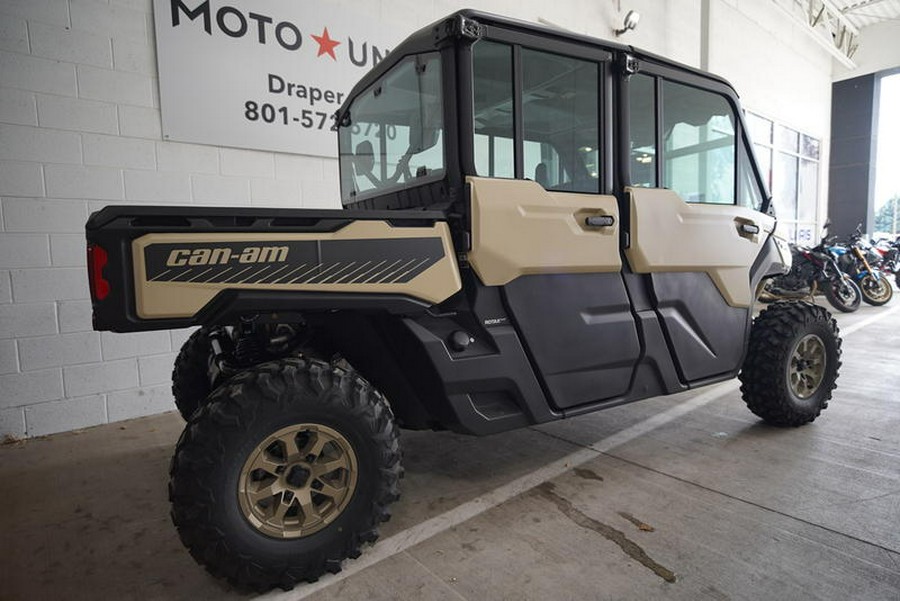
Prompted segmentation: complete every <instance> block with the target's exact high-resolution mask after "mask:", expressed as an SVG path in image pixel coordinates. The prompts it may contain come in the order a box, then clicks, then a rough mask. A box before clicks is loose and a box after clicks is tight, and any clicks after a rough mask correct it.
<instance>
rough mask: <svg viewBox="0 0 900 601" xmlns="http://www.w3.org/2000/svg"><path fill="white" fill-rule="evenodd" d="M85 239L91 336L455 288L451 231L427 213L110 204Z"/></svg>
mask: <svg viewBox="0 0 900 601" xmlns="http://www.w3.org/2000/svg"><path fill="white" fill-rule="evenodd" d="M86 234H87V242H88V252H89V260H88V263H89V277H90V278H91V298H92V302H93V313H94V328H95V329H98V330H112V331H116V332H131V331H139V330H153V329H164V328H177V327H185V326H190V325H195V324H209V323H228V322H230V321H231V320H233V319H234V318H235V316H236V315H237V314H245V313H248V312H249V313H265V312H275V311H277V312H281V313H284V312H294V311H297V312H302V311H304V310H308V309H315V310H328V309H329V308H340V307H342V306H344V305H345V304H346V303H347V302H349V303H350V304H351V305H352V306H354V307H359V308H366V306H367V305H368V306H370V307H371V308H389V309H392V310H393V309H396V310H403V307H418V308H420V309H421V308H423V307H427V306H430V305H433V304H435V303H439V302H441V301H443V300H445V299H447V298H448V297H450V296H451V295H453V294H454V293H455V292H457V291H458V290H459V289H460V287H461V284H460V279H459V270H458V268H457V265H456V260H455V256H454V251H453V246H452V243H451V239H450V231H449V228H448V226H447V223H446V221H445V218H444V215H443V213H440V212H434V211H431V212H429V211H378V212H376V211H345V210H315V209H231V208H228V209H225V208H209V207H148V206H140V207H133V206H112V207H106V208H104V209H103V210H101V211H99V212H97V213H94V214H93V215H91V217H90V219H89V220H88V222H87V225H86ZM348 299H349V301H348ZM354 303H355V304H354Z"/></svg>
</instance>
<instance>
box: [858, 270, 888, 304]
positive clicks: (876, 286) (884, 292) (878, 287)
mask: <svg viewBox="0 0 900 601" xmlns="http://www.w3.org/2000/svg"><path fill="white" fill-rule="evenodd" d="M859 289H860V291H861V292H862V299H863V301H865V302H866V303H868V304H870V305H872V306H873V307H880V306H882V305H886V304H887V303H888V302H890V300H891V299H892V298H893V297H894V287H893V286H891V282H890V280H888V279H887V278H886V277H885V276H883V275H879V276H878V277H875V276H874V275H872V274H871V273H870V274H868V275H866V276H865V277H863V278H862V279H861V280H860V281H859Z"/></svg>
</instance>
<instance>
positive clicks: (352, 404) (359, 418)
mask: <svg viewBox="0 0 900 601" xmlns="http://www.w3.org/2000/svg"><path fill="white" fill-rule="evenodd" d="M304 405H310V406H311V405H315V406H316V407H318V408H319V409H321V408H323V407H324V408H325V409H326V410H328V411H335V412H340V413H342V414H343V415H345V416H351V418H352V419H354V420H356V423H358V424H359V425H360V427H362V428H363V429H364V430H365V435H366V437H367V439H368V443H369V444H370V448H373V449H375V459H374V461H373V463H372V465H373V466H374V471H376V472H377V473H376V474H374V475H375V476H376V477H375V478H374V479H373V484H372V486H373V491H374V492H373V494H372V496H371V503H369V506H368V507H365V508H362V507H360V508H357V509H359V511H357V512H356V513H355V514H354V515H352V516H350V520H351V521H350V524H351V526H352V527H348V528H346V529H343V530H342V531H339V530H338V529H334V528H331V527H328V528H326V529H325V530H323V531H320V533H322V532H327V533H328V535H327V540H325V541H324V542H323V543H322V544H320V545H319V547H317V548H316V549H315V551H314V552H306V553H302V554H296V553H285V554H284V555H283V556H280V557H279V558H278V560H277V561H273V560H271V558H270V559H269V560H265V558H264V557H262V556H261V555H259V556H257V555H254V554H253V553H247V552H240V551H238V550H237V549H236V548H234V547H235V545H233V544H232V540H231V537H230V536H229V533H228V532H226V531H225V529H223V528H222V527H220V525H219V522H221V520H220V519H216V517H215V515H216V513H217V512H218V510H219V507H218V506H219V504H220V503H223V502H225V500H224V499H222V498H220V497H221V496H226V497H227V496H228V494H227V490H225V491H223V490H222V485H221V484H219V485H218V486H217V482H216V481H215V480H212V476H211V474H214V473H215V472H216V471H217V466H219V465H220V463H221V462H222V457H224V456H226V455H227V453H228V452H229V450H230V448H229V447H230V445H231V444H232V442H233V441H234V440H235V439H236V438H240V437H242V436H247V435H250V434H253V433H254V432H253V427H254V425H255V424H256V423H259V421H258V418H259V417H265V415H271V414H272V413H271V412H279V413H292V412H293V413H296V412H297V411H298V410H300V411H302V409H303V406H304ZM255 434H256V435H259V432H255ZM398 436H399V432H398V428H397V426H396V425H395V423H394V417H393V414H392V412H391V409H390V407H389V405H388V403H387V401H386V400H385V399H384V397H383V396H382V395H381V394H380V393H379V392H378V391H376V390H375V389H374V388H372V387H371V385H370V384H369V383H368V382H367V381H366V380H365V379H363V378H362V377H361V376H360V375H358V374H357V373H355V372H353V371H349V370H345V369H342V368H338V367H333V366H331V365H329V364H327V363H325V362H322V361H318V360H314V359H303V358H287V359H282V360H279V361H273V362H269V363H263V364H260V365H258V366H256V367H255V368H252V369H250V370H247V371H245V372H242V373H241V374H239V375H237V376H235V377H234V378H233V379H232V380H230V381H229V382H228V383H227V384H225V385H223V386H221V387H219V388H217V389H216V391H215V392H214V393H212V395H211V396H210V398H209V402H208V403H207V404H205V405H203V406H201V407H200V408H199V409H198V410H197V411H196V412H195V413H194V414H193V415H192V416H191V418H190V420H189V421H188V424H187V426H186V427H185V429H184V431H183V432H182V434H181V437H180V439H179V440H178V443H177V446H176V449H175V455H174V457H173V458H172V463H171V467H170V472H169V474H170V481H169V501H170V502H171V517H172V521H173V522H174V524H175V526H176V528H177V530H178V535H179V537H180V538H181V541H182V543H184V545H185V546H186V547H187V548H188V550H189V552H190V554H191V555H192V556H193V557H194V559H195V560H197V562H198V563H200V564H201V565H203V566H204V567H205V568H206V569H207V571H209V572H210V573H211V574H213V575H214V576H216V577H220V578H224V579H226V580H228V582H230V583H231V584H232V585H234V586H235V587H237V588H239V589H242V590H253V591H257V592H264V591H267V590H269V589H272V588H274V587H280V588H282V589H284V590H290V589H291V588H293V587H294V585H296V584H297V583H300V582H303V581H306V582H314V581H316V580H318V578H319V577H320V576H322V575H323V574H326V573H332V574H334V573H337V572H339V571H340V570H341V562H342V561H343V560H344V559H345V558H347V557H351V558H355V557H358V556H359V555H360V553H361V546H362V545H363V544H365V543H372V542H374V541H375V540H376V539H377V538H378V529H377V528H378V525H379V524H381V523H382V522H386V521H387V520H388V519H389V518H390V509H389V506H390V505H391V503H393V502H394V501H396V500H397V499H398V498H399V496H400V493H399V481H400V478H401V477H402V469H401V466H400V461H401V452H400V446H399V440H398ZM357 452H359V451H357ZM240 461H241V462H242V461H243V458H241V459H240ZM363 477H365V474H362V473H361V474H360V478H363ZM227 502H233V503H234V504H235V505H237V499H236V498H233V499H232V500H230V501H227ZM349 510H350V509H349V507H348V508H347V509H345V511H349ZM318 534H319V533H317V535H318ZM260 536H261V535H260ZM245 546H246V545H245Z"/></svg>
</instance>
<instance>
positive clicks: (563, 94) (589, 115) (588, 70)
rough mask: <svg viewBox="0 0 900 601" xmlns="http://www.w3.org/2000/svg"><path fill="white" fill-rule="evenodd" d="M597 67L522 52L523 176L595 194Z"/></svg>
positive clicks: (555, 187) (597, 179)
mask: <svg viewBox="0 0 900 601" xmlns="http://www.w3.org/2000/svg"><path fill="white" fill-rule="evenodd" d="M599 103H600V94H599V65H598V64H597V63H594V62H590V61H584V60H579V59H576V58H571V57H568V56H561V55H558V54H550V53H548V52H539V51H537V50H531V49H529V48H523V49H522V121H523V129H524V133H525V140H524V145H523V151H524V174H523V176H524V177H526V178H528V179H532V180H534V181H536V182H538V183H539V184H541V185H542V186H544V187H545V188H547V189H548V190H565V191H568V192H593V193H598V192H599V191H600V174H599V156H598V154H597V153H596V152H595V151H596V149H597V148H598V146H599V142H600V124H599V116H600V104H599Z"/></svg>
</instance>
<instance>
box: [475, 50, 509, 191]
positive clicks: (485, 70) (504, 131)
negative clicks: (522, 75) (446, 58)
mask: <svg viewBox="0 0 900 601" xmlns="http://www.w3.org/2000/svg"><path fill="white" fill-rule="evenodd" d="M472 69H473V72H474V75H475V78H474V79H475V80H474V83H473V91H474V99H473V109H474V113H475V139H474V143H475V170H476V173H477V174H478V175H482V176H485V177H515V155H514V150H513V149H514V144H513V127H514V122H513V49H512V46H508V45H506V44H498V43H496V42H488V41H486V40H483V41H480V42H478V43H477V44H475V46H474V48H473V50H472Z"/></svg>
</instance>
